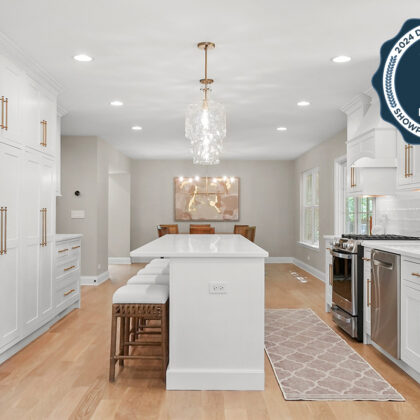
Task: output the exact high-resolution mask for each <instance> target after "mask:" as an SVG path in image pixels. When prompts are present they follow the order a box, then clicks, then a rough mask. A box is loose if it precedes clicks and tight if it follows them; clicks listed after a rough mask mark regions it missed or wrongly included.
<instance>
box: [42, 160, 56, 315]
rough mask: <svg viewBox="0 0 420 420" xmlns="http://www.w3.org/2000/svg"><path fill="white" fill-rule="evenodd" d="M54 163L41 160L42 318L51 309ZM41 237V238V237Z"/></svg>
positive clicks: (53, 247) (53, 243) (53, 246)
mask: <svg viewBox="0 0 420 420" xmlns="http://www.w3.org/2000/svg"><path fill="white" fill-rule="evenodd" d="M54 179H55V165H54V163H53V162H51V161H48V160H46V159H42V161H41V191H40V194H41V195H40V200H41V201H40V203H41V209H46V212H45V214H44V215H43V219H42V220H41V234H42V233H43V236H44V241H42V240H41V242H44V244H43V245H42V246H41V247H40V260H39V263H40V267H39V295H38V296H39V311H40V316H41V317H42V318H45V317H48V315H49V313H50V312H51V311H52V309H53V249H55V242H54V239H55V223H54V221H55V216H54V214H55V206H54V198H55V183H54ZM41 239H42V238H41Z"/></svg>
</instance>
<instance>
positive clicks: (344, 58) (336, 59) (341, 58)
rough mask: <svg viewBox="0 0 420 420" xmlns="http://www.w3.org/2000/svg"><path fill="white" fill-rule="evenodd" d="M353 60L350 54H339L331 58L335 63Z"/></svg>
mask: <svg viewBox="0 0 420 420" xmlns="http://www.w3.org/2000/svg"><path fill="white" fill-rule="evenodd" d="M350 60H351V57H349V56H348V55H337V57H333V58H332V59H331V61H332V62H334V63H348V62H349V61H350Z"/></svg>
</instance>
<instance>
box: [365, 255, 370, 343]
mask: <svg viewBox="0 0 420 420" xmlns="http://www.w3.org/2000/svg"><path fill="white" fill-rule="evenodd" d="M371 251H372V250H371V249H370V248H365V249H364V256H363V285H364V291H365V292H364V293H363V342H364V343H367V342H369V339H368V337H370V335H371V303H372V294H371V286H372V282H371V280H372V278H371V275H372V272H371V261H370V258H371Z"/></svg>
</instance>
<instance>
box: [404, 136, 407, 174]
mask: <svg viewBox="0 0 420 420" xmlns="http://www.w3.org/2000/svg"><path fill="white" fill-rule="evenodd" d="M404 177H405V178H407V145H406V144H405V145H404Z"/></svg>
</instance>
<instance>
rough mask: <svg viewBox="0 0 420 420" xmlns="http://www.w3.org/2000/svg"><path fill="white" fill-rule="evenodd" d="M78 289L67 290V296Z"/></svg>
mask: <svg viewBox="0 0 420 420" xmlns="http://www.w3.org/2000/svg"><path fill="white" fill-rule="evenodd" d="M75 291H76V290H75V289H71V290H69V291H68V292H65V293H64V296H67V295H69V294H70V293H73V292H75Z"/></svg>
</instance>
